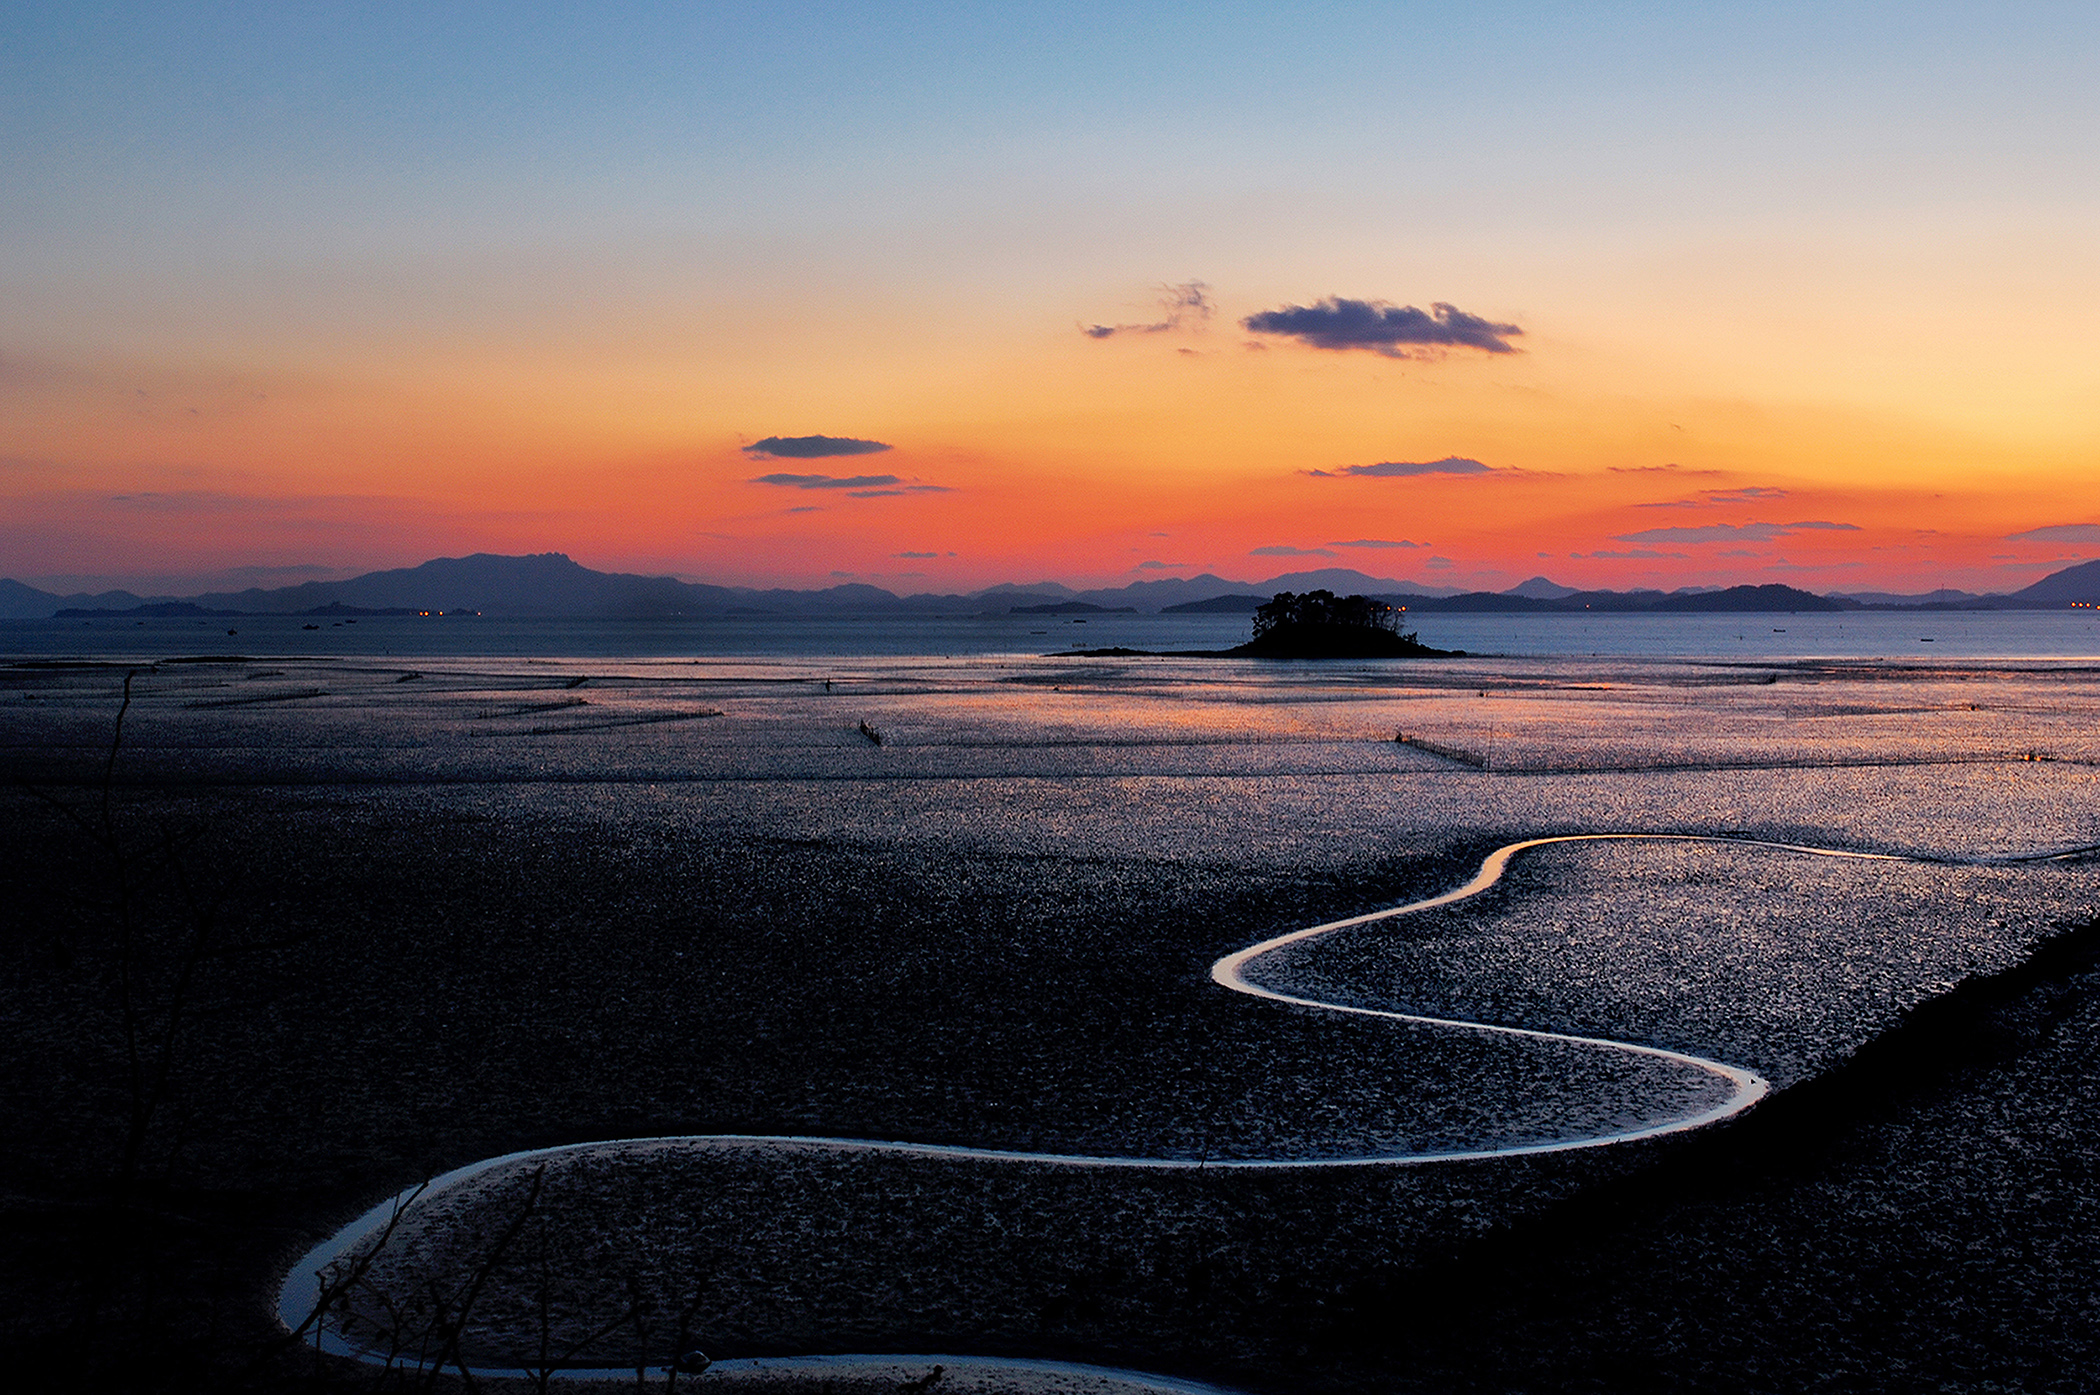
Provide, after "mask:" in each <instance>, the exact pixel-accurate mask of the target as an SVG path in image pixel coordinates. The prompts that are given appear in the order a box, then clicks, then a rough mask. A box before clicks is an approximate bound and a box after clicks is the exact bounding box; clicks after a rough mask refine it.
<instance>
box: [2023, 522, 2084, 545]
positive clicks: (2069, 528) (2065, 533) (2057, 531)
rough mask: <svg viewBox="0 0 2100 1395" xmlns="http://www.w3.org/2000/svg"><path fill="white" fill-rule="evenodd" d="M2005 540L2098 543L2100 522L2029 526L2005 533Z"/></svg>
mask: <svg viewBox="0 0 2100 1395" xmlns="http://www.w3.org/2000/svg"><path fill="white" fill-rule="evenodd" d="M2005 540H2006V541H2007V542H2051V543H2100V523H2052V524H2050V525H2049V526H2048V527H2046V528H2029V529H2028V530H2027V531H2026V532H2024V533H2007V534H2006V535H2005Z"/></svg>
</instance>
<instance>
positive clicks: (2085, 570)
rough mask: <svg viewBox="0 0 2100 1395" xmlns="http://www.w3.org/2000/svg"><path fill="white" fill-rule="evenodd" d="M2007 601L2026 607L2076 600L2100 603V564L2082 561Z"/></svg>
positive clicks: (2016, 593)
mask: <svg viewBox="0 0 2100 1395" xmlns="http://www.w3.org/2000/svg"><path fill="white" fill-rule="evenodd" d="M2005 599H2006V600H2007V601H2008V602H2010V603H2013V604H2018V605H2026V606H2060V605H2069V604H2071V602H2073V601H2083V602H2085V603H2087V604H2100V561H2095V562H2081V563H2080V564H2079V565H2077V566H2075V567H2065V568H2064V569H2063V570H2062V571H2060V572H2052V573H2050V574H2049V575H2048V576H2045V577H2043V578H2042V579H2041V580H2040V581H2037V582H2036V583H2035V584H2034V585H2032V586H2025V587H2022V588H2021V589H2019V590H2017V591H2015V592H2013V593H2012V594H2011V595H2010V596H2007V597H2006V598H2005Z"/></svg>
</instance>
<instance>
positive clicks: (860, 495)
mask: <svg viewBox="0 0 2100 1395" xmlns="http://www.w3.org/2000/svg"><path fill="white" fill-rule="evenodd" d="M748 483H751V484H771V485H778V486H780V487H781V488H783V489H843V490H844V491H845V492H846V497H847V498H849V499H883V498H888V497H890V496H891V495H896V494H947V493H950V492H952V491H950V490H949V488H948V486H947V485H945V484H915V483H912V482H910V481H907V480H905V479H903V478H901V477H899V476H897V475H785V474H773V475H759V476H757V477H756V478H755V479H752V480H750V481H748Z"/></svg>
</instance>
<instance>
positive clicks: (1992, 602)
mask: <svg viewBox="0 0 2100 1395" xmlns="http://www.w3.org/2000/svg"><path fill="white" fill-rule="evenodd" d="M1321 590H1324V591H1333V592H1336V593H1337V594H1357V595H1365V596H1374V597H1376V598H1378V599H1380V600H1383V601H1387V602H1389V603H1391V604H1393V605H1401V606H1406V607H1407V608H1408V609H1409V610H1411V611H1419V612H1423V613H1428V614H1435V613H1469V612H1471V613H1527V612H1528V613H1556V612H1567V611H1579V610H1588V611H1592V612H1597V611H1603V612H1619V613H1628V612H1655V613H1659V614H1670V613H1713V612H1730V611H1741V612H1753V611H1775V612H1777V611H1801V612H1808V611H1828V610H1840V609H1856V608H1860V607H1862V606H1865V605H1871V606H1875V607H1876V608H1881V607H1884V606H1885V607H1889V608H1903V609H1933V610H1946V609H1960V610H2024V609H2053V608H2055V607H2057V606H2062V605H2069V604H2071V603H2073V602H2100V561H2096V562H2085V563H2081V564H2080V565H2077V566H2073V567H2067V568H2065V569H2064V570H2062V571H2059V572H2056V573H2054V574H2052V575H2050V576H2046V577H2044V578H2042V579H2041V580H2040V581H2038V582H2036V583H2034V584H2033V585H2032V586H2028V587H2025V588H2023V589H2022V590H2019V591H2015V592H2013V593H2012V594H2010V595H1989V596H1969V595H1967V594H1966V593H1962V592H1953V593H1949V592H1945V591H1939V592H1933V593H1930V594H1929V595H1926V596H1915V597H1902V596H1890V595H1887V594H1886V593H1864V594H1863V595H1862V596H1858V597H1855V596H1843V595H1840V596H1818V595H1815V594H1814V593H1812V592H1808V591H1802V590H1798V589H1796V588H1795V587H1791V586H1779V585H1768V586H1731V587H1728V588H1726V589H1724V590H1704V589H1696V588H1687V589H1685V590H1682V591H1674V592H1663V591H1655V590H1635V591H1572V590H1569V589H1568V588H1566V587H1562V586H1560V585H1558V584H1557V583H1555V582H1552V581H1549V580H1547V579H1546V578H1544V577H1533V578H1531V579H1530V580H1528V581H1525V582H1522V583H1519V584H1518V585H1516V586H1513V587H1511V588H1510V589H1509V590H1507V591H1502V592H1489V591H1468V592H1456V591H1453V590H1452V589H1451V588H1448V587H1428V586H1422V585H1421V584H1420V583H1410V582H1404V581H1398V580H1395V579H1393V578H1391V577H1373V576H1369V575H1366V574H1365V573H1363V572H1359V571H1352V570H1349V569H1347V568H1342V567H1329V568H1323V569H1321V570H1318V571H1309V572H1291V573H1287V574H1285V575H1283V576H1275V577H1270V578H1269V579H1268V580H1266V581H1259V582H1250V581H1231V580H1228V579H1226V578H1224V577H1219V576H1214V575H1212V574H1210V573H1208V572H1206V573H1204V574H1202V575H1200V576H1195V577H1163V578H1160V579H1157V580H1148V581H1136V582H1132V583H1130V584H1129V585H1126V586H1120V587H1104V588H1097V589H1093V590H1086V591H1074V590H1073V589H1072V588H1070V587H1067V586H1063V585H1060V584H1058V583H1056V582H1049V581H1043V582H1036V583H1034V584H1032V585H1019V584H1014V583H1007V584H1003V585H999V586H991V587H986V588H984V589H982V590H979V591H973V592H970V593H968V594H966V595H934V594H921V595H911V596H899V595H897V594H896V593H894V592H891V591H886V590H884V589H882V588H881V587H878V586H868V585H864V584H860V583H849V584H847V585H843V586H832V587H826V588H824V589H822V590H815V591H796V590H789V589H786V588H775V589H770V590H759V589H755V588H752V587H743V586H710V585H706V584H704V583H700V582H691V581H680V580H679V579H678V578H676V577H671V576H639V575H635V574H632V573H627V572H601V571H595V570H593V569H591V568H589V567H585V566H581V565H579V564H578V563H576V562H574V561H572V560H571V559H570V558H569V557H568V556H566V555H565V554H563V553H559V552H543V553H538V554H534V555H531V556H525V557H505V556H497V555H494V554H490V553H476V554H475V555H473V556H471V557H441V558H437V559H435V560H433V561H429V562H425V563H423V564H422V565H421V566H416V567H401V568H395V569H392V570H389V571H379V572H367V573H366V574H365V575H363V576H356V577H351V578H350V579H349V580H347V581H309V582H303V583H301V584H299V585H297V586H284V587H276V588H269V589H265V588H260V587H256V588H250V589H248V590H245V591H223V592H209V593H206V594H204V595H201V596H137V595H134V594H132V593H131V592H129V591H105V592H102V593H100V594H97V595H86V594H77V595H68V596H60V595H55V594H53V593H51V592H48V591H40V590H38V589H37V588H35V587H33V586H25V585H23V584H22V583H20V582H18V581H9V580H0V619H16V620H43V619H50V618H52V617H54V616H56V615H57V614H58V613H59V612H60V611H62V610H65V611H73V612H76V613H88V614H98V615H137V616H140V617H141V618H144V617H147V616H150V615H153V614H203V615H213V616H216V615H221V614H237V615H300V614H306V615H312V614H329V613H334V614H353V613H360V612H362V613H385V612H389V611H395V612H398V611H403V610H407V611H419V610H441V611H479V612H480V613H482V614H483V615H489V616H502V617H513V618H526V619H609V620H659V619H678V618H692V619H698V618H707V617H723V616H735V615H750V616H764V615H779V616H798V615H799V616H818V615H900V616H902V615H958V616H959V615H981V614H987V613H990V614H1001V615H1003V614H1006V613H1008V612H1009V611H1010V610H1012V609H1013V608H1015V607H1023V606H1044V605H1058V604H1061V603H1064V602H1067V601H1077V602H1081V603H1084V604H1088V605H1096V606H1100V607H1102V608H1103V609H1105V610H1119V609H1122V608H1124V607H1134V608H1135V609H1137V610H1141V611H1170V612H1176V613H1196V614H1202V613H1227V614H1234V613H1237V614H1246V613H1251V612H1252V611H1253V609H1254V608H1255V607H1256V606H1258V605H1260V604H1261V603H1262V602H1264V601H1266V600H1268V599H1269V598H1270V597H1271V596H1274V595H1276V594H1278V593H1279V592H1284V591H1291V592H1306V591H1321ZM1868 597H1871V598H1872V599H1868ZM175 606H188V607H192V609H190V610H185V611H176V610H171V609H169V607H175Z"/></svg>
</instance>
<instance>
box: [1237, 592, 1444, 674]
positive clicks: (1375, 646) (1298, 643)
mask: <svg viewBox="0 0 2100 1395" xmlns="http://www.w3.org/2000/svg"><path fill="white" fill-rule="evenodd" d="M1400 617H1401V611H1400V609H1399V608H1398V607H1395V606H1392V605H1388V604H1387V603H1386V602H1384V601H1380V600H1374V599H1372V598H1371V597H1369V596H1337V595H1335V594H1334V592H1332V591H1307V592H1305V593H1303V594H1302V595H1301V594H1298V593H1296V592H1291V591H1284V592H1280V593H1278V594H1277V595H1276V596H1275V598H1274V599H1272V600H1270V601H1269V602H1268V603H1267V604H1265V605H1263V606H1261V607H1260V608H1259V609H1257V610H1256V611H1255V612H1254V638H1253V639H1251V640H1249V641H1248V642H1247V643H1245V644H1243V645H1241V646H1239V648H1237V649H1235V650H1233V651H1232V652H1233V653H1235V654H1245V655H1251V656H1254V657H1257V658H1269V659H1375V658H1395V657H1409V656H1422V655H1437V654H1443V653H1446V652H1447V651H1445V650H1441V649H1431V648H1430V647H1429V646H1428V645H1425V644H1423V643H1421V641H1420V639H1419V638H1418V637H1417V636H1416V634H1415V633H1414V632H1412V631H1405V632H1403V631H1402V630H1401V628H1400Z"/></svg>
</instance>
